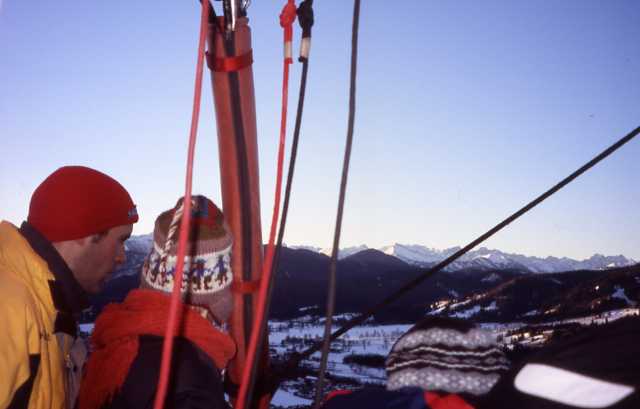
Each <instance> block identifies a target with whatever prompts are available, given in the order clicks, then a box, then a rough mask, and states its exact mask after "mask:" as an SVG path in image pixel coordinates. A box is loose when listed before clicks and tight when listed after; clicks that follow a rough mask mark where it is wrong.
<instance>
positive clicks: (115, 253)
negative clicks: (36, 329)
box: [74, 224, 133, 294]
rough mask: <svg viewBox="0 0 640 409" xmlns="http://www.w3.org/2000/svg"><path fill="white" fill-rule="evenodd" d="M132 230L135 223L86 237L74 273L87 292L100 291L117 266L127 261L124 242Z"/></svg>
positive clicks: (94, 292)
mask: <svg viewBox="0 0 640 409" xmlns="http://www.w3.org/2000/svg"><path fill="white" fill-rule="evenodd" d="M132 230H133V225H132V224H128V225H124V226H117V227H114V228H112V229H110V230H108V231H107V232H106V233H103V234H101V235H96V236H91V237H87V238H86V240H85V242H84V243H83V245H82V246H83V249H82V256H81V260H79V263H78V264H77V265H76V268H75V269H74V275H75V276H76V279H77V280H78V282H79V283H80V285H81V286H82V288H83V289H84V290H85V291H86V292H87V293H89V294H96V293H98V292H100V290H102V288H103V287H104V283H105V282H106V281H107V279H108V278H109V276H110V275H111V272H112V271H113V269H114V268H115V266H116V265H117V264H122V263H124V262H125V260H126V256H125V252H124V242H125V241H126V240H127V239H128V238H129V237H130V236H131V231H132Z"/></svg>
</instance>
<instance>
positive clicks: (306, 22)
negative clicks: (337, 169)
mask: <svg viewBox="0 0 640 409" xmlns="http://www.w3.org/2000/svg"><path fill="white" fill-rule="evenodd" d="M312 6H313V0H304V1H303V2H302V3H300V5H299V6H298V10H297V14H298V23H299V24H300V26H301V27H302V38H303V39H305V38H306V39H310V38H311V27H312V26H313V9H312ZM301 10H303V11H302V12H301ZM300 62H301V63H302V75H301V77H300V90H299V94H298V108H297V111H296V121H295V127H294V131H293V141H292V144H291V153H290V156H289V170H288V173H287V184H286V187H285V192H284V202H283V206H282V216H281V218H280V226H279V229H278V240H277V242H276V248H275V253H274V256H273V264H272V266H271V275H270V280H269V284H268V289H267V297H266V300H265V307H264V310H265V314H264V316H263V318H262V321H261V322H260V327H259V331H260V336H259V338H258V339H259V341H258V345H257V348H256V357H259V356H260V354H261V352H262V346H263V343H264V341H265V334H266V331H267V326H268V320H269V309H270V306H271V296H272V293H273V285H274V282H275V274H276V272H277V271H278V263H279V260H280V250H281V248H282V241H283V239H284V232H285V227H286V224H287V215H288V214H289V200H290V198H291V187H292V186H293V176H294V172H295V166H296V158H297V156H298V142H299V140H300V128H301V125H302V113H303V109H304V98H305V93H306V89H307V74H308V71H309V59H308V57H305V58H302V57H301V58H300ZM257 369H258V359H255V360H254V361H253V366H252V367H251V377H250V378H249V386H248V388H247V397H246V399H247V403H246V407H247V408H249V407H251V400H252V397H253V389H254V386H255V381H256V374H257Z"/></svg>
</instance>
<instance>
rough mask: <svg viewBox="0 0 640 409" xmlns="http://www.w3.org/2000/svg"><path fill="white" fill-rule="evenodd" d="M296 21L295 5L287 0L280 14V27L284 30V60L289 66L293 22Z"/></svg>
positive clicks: (290, 61)
mask: <svg viewBox="0 0 640 409" xmlns="http://www.w3.org/2000/svg"><path fill="white" fill-rule="evenodd" d="M294 21H296V4H295V3H294V1H293V0H289V1H288V2H287V4H285V6H284V8H283V9H282V12H281V13H280V26H281V27H282V28H284V59H285V63H289V64H291V63H292V62H293V60H292V58H291V54H292V53H291V42H292V41H293V22H294Z"/></svg>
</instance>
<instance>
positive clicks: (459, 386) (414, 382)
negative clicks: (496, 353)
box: [387, 367, 500, 395]
mask: <svg viewBox="0 0 640 409" xmlns="http://www.w3.org/2000/svg"><path fill="white" fill-rule="evenodd" d="M499 378H500V375H499V374H497V373H492V374H481V373H478V372H462V371H457V370H455V369H445V370H439V369H435V368H433V367H429V368H425V369H407V370H401V371H398V372H394V373H392V374H390V375H389V379H388V380H387V389H388V390H396V389H400V388H404V387H411V386H413V387H415V386H419V387H421V388H422V389H425V390H430V391H447V392H449V393H469V394H472V395H484V394H486V393H488V392H489V391H490V390H491V388H492V387H493V385H495V384H496V382H498V379H499Z"/></svg>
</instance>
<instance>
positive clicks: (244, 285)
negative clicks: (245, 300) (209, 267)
mask: <svg viewBox="0 0 640 409" xmlns="http://www.w3.org/2000/svg"><path fill="white" fill-rule="evenodd" d="M260 281H261V280H259V279H258V280H253V281H242V282H238V281H234V282H233V283H232V284H231V292H234V293H236V294H237V293H239V294H253V293H255V292H257V291H258V290H259V289H260Z"/></svg>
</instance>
